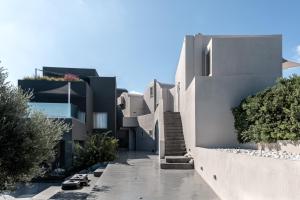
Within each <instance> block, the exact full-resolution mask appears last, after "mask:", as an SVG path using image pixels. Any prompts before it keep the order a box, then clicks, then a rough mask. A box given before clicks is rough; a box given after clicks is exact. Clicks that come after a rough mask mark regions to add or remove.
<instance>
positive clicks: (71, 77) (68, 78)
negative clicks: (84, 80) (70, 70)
mask: <svg viewBox="0 0 300 200" xmlns="http://www.w3.org/2000/svg"><path fill="white" fill-rule="evenodd" d="M23 80H45V81H81V79H80V78H79V77H78V76H76V75H74V74H65V75H64V77H51V76H26V77H24V78H23Z"/></svg>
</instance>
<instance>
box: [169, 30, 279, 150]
mask: <svg viewBox="0 0 300 200" xmlns="http://www.w3.org/2000/svg"><path fill="white" fill-rule="evenodd" d="M281 41H282V38H281V35H266V36H204V35H201V34H198V35H195V36H186V37H185V38H184V42H183V46H182V49H181V53H180V57H179V62H178V66H177V71H176V77H175V85H176V86H175V87H176V89H175V90H174V91H175V94H174V110H175V111H179V112H180V113H181V117H182V123H183V129H184V135H185V142H186V146H187V148H188V149H191V148H193V147H196V146H197V147H234V146H237V145H238V143H237V139H236V134H235V130H234V127H233V116H232V113H231V109H232V108H233V107H235V106H237V105H238V104H239V103H240V101H241V100H242V99H243V98H245V97H247V96H249V95H252V94H255V93H256V92H258V91H260V90H263V89H265V88H266V87H268V86H272V85H273V84H274V83H275V81H276V79H277V78H279V77H281V75H282V64H281V63H282V55H281V54H282V44H281Z"/></svg>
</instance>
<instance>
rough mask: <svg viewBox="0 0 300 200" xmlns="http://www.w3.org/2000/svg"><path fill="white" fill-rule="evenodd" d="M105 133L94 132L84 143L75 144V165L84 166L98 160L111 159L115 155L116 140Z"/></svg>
mask: <svg viewBox="0 0 300 200" xmlns="http://www.w3.org/2000/svg"><path fill="white" fill-rule="evenodd" d="M108 134H109V132H107V133H95V134H93V135H92V136H90V137H89V138H88V139H87V141H86V142H85V145H83V146H81V145H79V144H76V145H75V166H76V167H78V168H85V167H89V166H91V165H94V164H96V163H99V162H106V161H112V160H114V159H115V158H116V156H117V149H118V140H117V139H115V138H113V137H110V136H108Z"/></svg>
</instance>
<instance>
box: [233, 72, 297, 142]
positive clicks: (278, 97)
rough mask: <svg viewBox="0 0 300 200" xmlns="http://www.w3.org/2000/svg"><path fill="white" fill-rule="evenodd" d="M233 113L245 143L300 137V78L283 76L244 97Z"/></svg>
mask: <svg viewBox="0 0 300 200" xmlns="http://www.w3.org/2000/svg"><path fill="white" fill-rule="evenodd" d="M232 112H233V115H234V119H235V122H234V126H235V129H236V131H237V135H238V140H239V141H240V142H242V143H245V142H265V143H270V142H276V141H278V140H291V141H296V140H299V139H300V77H299V76H295V75H294V76H292V77H290V78H280V79H279V80H278V81H277V83H276V85H274V86H273V87H271V88H268V89H266V90H264V91H262V92H259V93H257V94H256V95H253V96H250V97H247V98H246V99H244V100H243V101H242V102H241V103H240V105H239V106H237V107H236V108H233V110H232Z"/></svg>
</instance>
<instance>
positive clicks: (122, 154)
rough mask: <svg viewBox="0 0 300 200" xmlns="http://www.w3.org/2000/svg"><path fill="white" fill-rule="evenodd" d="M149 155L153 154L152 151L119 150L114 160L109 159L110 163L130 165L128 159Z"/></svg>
mask: <svg viewBox="0 0 300 200" xmlns="http://www.w3.org/2000/svg"><path fill="white" fill-rule="evenodd" d="M149 155H155V154H154V153H152V152H142V151H141V152H139V151H119V153H118V158H117V159H116V160H114V161H111V162H110V163H111V164H123V165H130V166H133V164H130V163H129V162H128V160H129V159H149V158H150V157H149Z"/></svg>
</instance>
